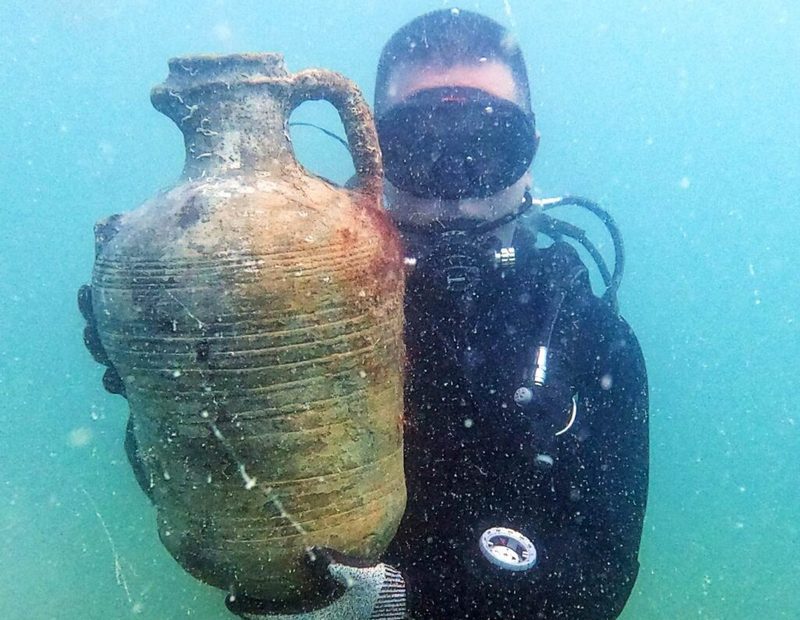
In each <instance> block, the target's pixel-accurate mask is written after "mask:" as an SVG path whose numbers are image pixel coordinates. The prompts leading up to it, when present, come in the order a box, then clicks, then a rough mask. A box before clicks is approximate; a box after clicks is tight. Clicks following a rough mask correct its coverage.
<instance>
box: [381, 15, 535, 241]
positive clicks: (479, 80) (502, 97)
mask: <svg viewBox="0 0 800 620" xmlns="http://www.w3.org/2000/svg"><path fill="white" fill-rule="evenodd" d="M375 112H376V117H377V119H378V135H379V137H380V140H381V148H382V150H383V154H384V165H385V173H386V179H387V181H388V183H387V203H388V206H389V209H390V210H391V212H392V214H393V216H394V217H395V219H396V221H397V222H398V223H399V224H401V225H403V224H411V225H421V226H425V225H428V224H433V223H436V224H439V225H441V226H442V228H443V229H447V228H448V226H449V224H453V223H456V222H459V221H460V222H463V221H485V220H495V219H497V218H501V217H502V216H504V215H506V214H508V213H512V212H513V211H514V210H516V209H517V208H518V207H519V206H520V203H521V201H522V199H523V195H524V192H525V189H526V188H527V187H529V186H530V184H531V176H530V172H529V166H530V163H531V161H532V160H533V156H534V154H535V152H536V147H537V144H538V136H537V134H536V129H535V124H534V117H533V114H532V112H531V97H530V88H529V84H528V77H527V71H526V68H525V61H524V59H523V56H522V52H521V50H520V48H519V46H518V45H517V44H516V42H515V41H514V40H513V39H512V37H511V36H510V33H509V32H508V31H507V30H506V29H505V28H504V27H503V26H501V25H500V24H498V23H497V22H495V21H493V20H491V19H489V18H488V17H484V16H482V15H479V14H477V13H472V12H469V11H459V10H456V9H443V10H439V11H434V12H432V13H427V14H425V15H422V16H421V17H418V18H416V19H415V20H413V21H411V22H409V23H408V24H406V25H405V26H403V27H402V28H401V29H400V30H398V31H397V32H396V33H395V34H394V35H393V36H392V38H391V39H390V40H389V41H388V43H387V44H386V46H385V47H384V49H383V52H382V54H381V59H380V62H379V65H378V75H377V82H376V87H375Z"/></svg>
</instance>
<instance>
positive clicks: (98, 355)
mask: <svg viewBox="0 0 800 620" xmlns="http://www.w3.org/2000/svg"><path fill="white" fill-rule="evenodd" d="M78 309H79V310H80V311H81V314H82V315H83V318H84V320H85V321H86V327H84V328H83V344H84V345H86V348H87V349H88V350H89V353H91V354H92V357H93V358H94V361H95V362H97V363H98V364H102V365H103V366H105V367H106V372H105V374H103V387H104V388H105V389H106V390H107V391H108V392H111V393H112V394H120V395H121V396H125V384H124V383H123V382H122V377H120V376H119V373H118V372H117V369H116V368H114V365H113V364H112V363H111V360H110V359H108V354H107V353H106V350H105V349H104V348H103V343H102V342H100V334H99V333H98V331H97V320H96V319H95V318H94V310H93V309H92V287H91V286H89V285H88V284H84V285H83V286H81V287H80V288H79V289H78Z"/></svg>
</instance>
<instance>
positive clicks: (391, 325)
mask: <svg viewBox="0 0 800 620" xmlns="http://www.w3.org/2000/svg"><path fill="white" fill-rule="evenodd" d="M170 66H171V73H170V76H169V78H168V80H167V83H166V84H165V85H163V86H161V87H157V88H156V89H154V91H153V103H154V105H155V106H156V107H157V108H158V109H159V110H160V111H162V112H164V113H165V114H167V115H168V116H170V117H171V118H172V119H173V120H175V121H176V123H177V124H178V125H179V127H180V128H181V130H182V132H183V133H184V136H185V139H186V147H187V161H186V167H185V170H184V177H183V178H182V180H181V182H180V183H179V184H178V185H176V186H175V187H173V188H171V189H169V190H167V191H165V192H164V193H162V194H161V195H159V196H157V197H155V198H154V199H152V200H151V201H149V202H147V203H146V204H144V205H143V206H141V207H140V208H138V209H136V210H135V211H132V212H130V213H126V214H124V215H121V216H114V217H112V218H109V219H108V220H106V221H104V222H101V223H99V224H98V226H97V229H96V236H97V260H96V264H95V269H94V277H93V283H92V286H93V299H94V312H95V316H96V317H97V319H98V326H99V331H100V334H101V339H102V342H103V345H104V346H105V348H106V350H107V352H108V355H109V358H110V359H111V361H112V362H113V364H114V365H115V367H116V368H117V370H118V371H119V373H120V375H121V376H122V378H123V381H124V383H125V388H126V391H127V396H128V401H129V404H130V410H131V414H132V418H133V425H134V432H135V437H136V440H137V442H138V445H139V451H140V454H141V457H142V460H143V464H144V468H145V472H146V475H147V476H148V477H149V481H150V485H151V492H152V498H153V500H154V502H155V505H156V507H157V509H158V530H159V534H160V537H161V540H162V541H163V543H164V545H165V546H166V547H167V549H168V550H169V551H170V553H171V554H172V555H173V556H174V557H175V559H176V560H177V561H178V562H179V563H180V564H181V565H182V566H183V567H184V568H185V569H186V570H188V571H189V572H190V573H192V574H193V575H194V576H196V577H197V578H199V579H201V580H203V581H205V582H207V583H209V584H212V585H215V586H218V587H220V588H224V589H226V590H232V591H234V592H237V593H242V594H246V595H248V596H252V597H256V598H262V599H269V600H274V601H282V602H287V603H291V602H292V601H296V600H298V599H300V598H308V597H312V598H313V596H314V594H315V590H314V588H315V586H314V580H313V578H312V577H311V575H310V572H309V570H308V569H307V568H306V567H305V562H304V556H305V554H306V549H307V547H309V546H311V545H324V546H329V547H333V548H335V549H338V550H340V551H342V552H345V553H349V554H353V555H356V556H361V557H365V558H368V559H376V558H377V557H378V556H379V555H380V553H382V551H383V550H384V549H385V548H386V546H387V545H388V543H389V542H390V540H391V538H392V536H393V535H394V533H395V531H396V528H397V525H398V523H399V520H400V517H401V515H402V512H403V509H404V506H405V484H404V478H403V462H402V407H403V394H402V387H403V375H402V366H403V342H402V328H403V313H402V296H403V265H402V254H401V251H400V247H399V242H398V239H397V237H396V235H395V232H394V230H393V229H392V227H391V225H390V224H389V221H388V219H387V217H386V215H385V213H384V212H383V211H382V210H381V207H380V196H381V179H380V154H379V151H378V149H377V142H376V140H375V138H374V128H373V126H372V119H371V116H370V114H369V110H368V108H367V107H366V105H365V104H364V102H363V100H362V99H361V96H360V94H359V93H358V91H357V90H356V89H355V87H354V86H353V85H352V84H351V83H350V82H349V81H347V80H345V79H344V78H342V77H341V76H338V75H336V74H331V73H328V72H324V71H306V72H301V73H298V74H295V75H289V74H287V73H286V71H285V69H284V68H283V62H282V59H281V57H280V56H278V55H273V54H264V55H241V56H230V57H195V58H183V59H175V60H173V61H171V65H170ZM317 98H324V99H328V100H330V101H331V102H332V103H333V104H334V105H335V106H336V107H337V109H338V110H339V112H340V114H341V117H342V120H343V122H344V125H345V129H346V131H347V134H348V138H349V140H350V144H351V148H352V150H353V153H354V161H355V163H356V167H357V170H358V172H359V181H360V183H359V186H358V187H357V188H356V189H354V190H346V189H343V188H338V187H335V186H332V185H331V184H329V183H328V182H326V181H324V180H322V179H320V178H318V177H314V176H313V175H311V174H309V173H308V172H306V171H305V170H304V169H303V168H302V167H301V166H300V165H299V164H297V162H296V161H295V160H294V157H293V154H292V150H291V144H290V143H289V138H288V133H287V132H286V121H287V119H288V116H289V114H290V112H291V110H292V109H293V108H294V107H295V106H296V105H298V104H299V103H300V102H302V101H304V100H307V99H317Z"/></svg>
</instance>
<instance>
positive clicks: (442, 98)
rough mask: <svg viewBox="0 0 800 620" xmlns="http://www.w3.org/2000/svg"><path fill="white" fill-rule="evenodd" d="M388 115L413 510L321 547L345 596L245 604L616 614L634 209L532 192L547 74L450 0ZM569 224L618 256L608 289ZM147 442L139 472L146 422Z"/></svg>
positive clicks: (388, 96)
mask: <svg viewBox="0 0 800 620" xmlns="http://www.w3.org/2000/svg"><path fill="white" fill-rule="evenodd" d="M375 115H376V119H377V129H378V136H379V140H380V144H381V150H382V151H383V157H384V171H385V176H386V180H387V188H386V202H387V207H388V209H389V210H390V213H391V215H392V217H393V219H394V221H395V223H396V224H397V226H398V228H399V230H400V232H401V235H402V238H403V241H404V243H405V247H406V254H407V259H406V263H407V265H408V270H409V271H408V279H407V290H406V300H405V313H406V326H405V339H406V348H407V375H406V386H405V435H404V442H405V473H406V484H407V488H408V503H407V508H406V512H405V514H404V517H403V520H402V522H401V524H400V527H399V530H398V532H397V535H396V536H395V538H394V540H393V541H392V543H391V545H390V547H389V549H388V551H387V552H386V554H385V556H384V557H383V558H382V560H383V562H382V563H380V564H378V565H373V566H371V565H367V564H366V563H364V562H362V561H360V560H358V559H357V558H350V557H346V556H344V555H342V554H340V553H338V552H336V551H335V550H330V549H315V550H314V553H313V554H312V555H313V558H314V559H315V564H316V568H318V569H319V571H320V572H321V573H322V574H326V575H328V576H329V577H330V580H331V582H332V583H337V584H339V585H340V588H339V595H338V598H335V600H332V602H331V603H330V605H329V606H327V607H324V608H323V609H318V610H313V611H308V612H304V613H298V614H280V613H275V612H274V611H272V610H271V609H270V607H269V605H268V604H267V603H265V602H261V601H256V600H250V599H247V598H246V597H242V596H233V595H229V596H228V597H227V599H226V605H227V606H228V608H229V609H230V610H231V611H232V612H233V613H235V614H237V615H239V616H240V617H242V618H246V619H269V618H272V619H275V620H280V619H285V620H291V619H296V620H327V619H330V620H350V619H353V620H361V619H363V620H367V619H374V620H378V619H383V620H389V619H395V618H397V619H399V618H405V617H411V618H415V619H417V620H419V619H424V620H442V619H478V620H489V619H492V618H504V619H512V620H513V619H517V620H519V619H529V618H530V619H532V618H547V619H550V618H565V619H570V620H574V619H579V618H587V619H606V618H616V617H617V616H618V615H619V614H620V612H621V611H622V609H623V607H624V605H625V603H626V601H627V599H628V597H629V595H630V593H631V590H632V588H633V585H634V582H635V580H636V576H637V573H638V569H639V564H638V559H637V556H638V549H639V542H640V538H641V534H642V523H643V519H644V513H645V507H646V501H647V480H648V388H647V376H646V370H645V364H644V359H643V357H642V353H641V350H640V348H639V344H638V341H637V339H636V336H635V335H634V333H633V331H632V330H631V328H630V327H629V326H628V324H627V323H626V322H625V321H624V320H623V319H622V318H621V317H620V315H619V313H618V309H617V303H616V293H617V289H618V287H619V284H620V279H621V276H622V268H623V253H622V244H621V239H620V237H619V233H618V231H617V229H616V227H615V225H614V223H613V220H612V219H611V218H610V216H608V214H607V213H605V211H603V210H602V209H600V208H599V207H598V206H597V205H596V204H594V203H593V202H591V201H588V200H586V199H581V198H569V197H565V198H556V199H545V200H542V199H534V198H533V197H532V195H531V190H530V188H531V186H532V178H531V173H530V171H529V168H530V165H531V163H532V161H533V159H534V155H535V153H536V150H537V147H538V143H539V135H538V133H537V131H536V126H535V117H534V115H533V112H532V106H531V96H530V87H529V83H528V77H527V70H526V66H525V62H524V59H523V56H522V53H521V50H520V48H519V47H518V45H517V44H516V43H515V42H514V41H513V39H512V37H511V36H510V34H509V32H508V31H507V30H506V29H505V28H504V27H503V26H501V25H500V24H498V23H497V22H495V21H493V20H491V19H489V18H487V17H484V16H482V15H479V14H477V13H473V12H469V11H464V10H457V9H443V10H438V11H434V12H431V13H427V14H425V15H422V16H420V17H418V18H416V19H414V20H413V21H411V22H409V23H408V24H406V25H405V26H403V27H402V28H401V29H400V30H398V31H397V32H396V33H395V34H394V35H393V36H392V37H391V38H390V40H389V41H388V42H387V44H386V45H385V47H384V48H383V51H382V54H381V57H380V62H379V65H378V72H377V81H376V89H375ZM567 204H575V205H578V206H581V207H585V208H587V209H589V210H590V211H591V212H592V213H594V214H595V215H597V216H598V217H600V218H601V220H602V221H603V222H604V223H605V224H606V226H607V227H608V229H609V232H610V233H611V236H612V239H613V241H614V247H615V253H616V256H615V264H614V270H613V273H612V272H611V271H610V270H609V269H608V267H607V266H606V264H605V261H604V259H603V257H602V256H601V254H600V253H599V252H598V251H597V249H596V247H595V246H594V245H593V244H592V243H591V241H590V240H589V239H588V238H587V236H586V235H585V234H584V232H583V231H582V230H581V229H579V228H577V227H576V226H573V225H571V224H568V223H567V222H564V221H562V220H560V219H556V218H555V217H552V216H551V215H550V212H551V211H552V209H554V208H556V207H559V206H562V205H567ZM569 238H571V239H573V240H575V241H576V242H577V243H579V244H580V245H581V246H583V247H584V248H585V250H586V251H587V253H588V254H589V255H590V256H591V257H592V259H593V260H594V261H595V262H596V263H597V267H598V269H599V271H600V275H601V277H602V279H603V282H604V284H605V287H606V290H605V292H604V293H603V295H601V296H596V295H595V294H594V292H593V290H592V287H591V283H590V278H589V271H588V268H587V266H586V265H585V264H584V263H583V261H582V260H581V258H580V256H579V254H578V252H577V251H576V249H575V248H574V247H573V245H572V244H570V243H568V242H567V241H566V239H569ZM547 239H549V240H550V241H551V242H550V243H549V244H548V243H544V242H543V240H544V241H546V240H547ZM81 295H82V296H81V307H82V309H83V310H84V315H85V316H86V317H87V321H88V323H89V325H88V326H87V330H86V342H87V346H88V347H89V349H90V350H91V351H92V352H93V354H94V355H95V358H96V359H98V361H101V362H103V363H105V364H106V365H107V366H108V367H109V368H108V370H107V372H106V375H105V376H104V385H105V387H106V389H108V390H109V391H111V392H114V393H123V394H124V386H123V385H122V382H121V380H120V379H119V377H118V375H116V372H115V371H114V368H113V367H112V366H111V365H110V363H109V362H108V359H107V358H106V357H105V356H104V355H103V351H102V346H101V345H100V343H99V338H98V337H97V334H96V330H94V329H93V320H92V318H91V312H90V307H91V303H90V301H91V300H90V299H88V297H87V296H88V292H87V290H86V289H83V290H82V294H81ZM126 449H127V451H128V455H129V457H130V458H131V461H132V463H133V464H134V470H135V471H136V469H137V468H136V466H135V463H136V460H137V456H136V446H135V444H134V443H133V436H132V434H131V433H130V432H129V433H128V440H127V441H126ZM140 484H141V485H142V487H143V488H145V489H146V487H147V485H146V481H144V480H140Z"/></svg>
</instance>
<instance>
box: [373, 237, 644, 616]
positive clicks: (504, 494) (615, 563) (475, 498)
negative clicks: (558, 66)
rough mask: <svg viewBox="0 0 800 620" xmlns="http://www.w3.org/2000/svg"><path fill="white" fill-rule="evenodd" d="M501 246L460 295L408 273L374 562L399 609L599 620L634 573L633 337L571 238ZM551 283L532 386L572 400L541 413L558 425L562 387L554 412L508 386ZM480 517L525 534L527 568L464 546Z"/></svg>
mask: <svg viewBox="0 0 800 620" xmlns="http://www.w3.org/2000/svg"><path fill="white" fill-rule="evenodd" d="M515 246H517V251H518V262H517V265H516V268H515V269H514V270H513V271H512V272H510V273H507V274H506V277H504V278H499V277H495V278H489V279H488V280H487V281H486V282H484V283H483V284H482V285H481V286H480V287H478V288H477V289H476V291H475V292H474V294H470V295H467V296H466V297H465V296H464V295H463V294H454V295H448V294H447V293H445V292H440V293H439V294H437V293H436V292H435V291H433V289H432V286H431V283H430V282H426V278H427V276H426V274H425V273H424V270H423V271H422V272H420V273H417V272H415V273H414V274H412V275H411V276H410V278H409V281H408V290H407V297H406V343H407V356H408V360H409V362H408V364H409V367H408V374H407V383H406V433H405V457H406V462H405V470H406V481H407V485H408V506H407V509H406V513H405V516H404V519H403V521H402V523H401V526H400V530H399V532H398V534H397V536H396V538H395V539H394V542H393V543H392V546H391V547H390V549H389V552H388V553H387V555H386V558H385V559H386V561H387V562H389V563H391V564H393V565H395V566H397V567H398V568H399V569H400V570H401V571H402V572H403V574H404V575H405V578H406V580H407V585H408V590H409V596H410V609H411V612H412V615H413V617H414V618H423V619H426V620H444V619H447V620H449V619H461V618H470V619H472V618H475V619H480V620H488V619H491V618H503V619H506V620H509V619H520V618H548V619H549V618H569V619H571V620H573V619H578V618H592V619H594V618H615V617H616V616H617V615H618V614H619V613H620V612H621V610H622V608H623V606H624V605H625V602H626V600H627V598H628V596H629V594H630V592H631V589H632V587H633V584H634V581H635V579H636V575H637V572H638V567H639V564H638V560H637V554H638V549H639V541H640V537H641V532H642V520H643V518H644V512H645V504H646V499H647V477H648V394H647V378H646V371H645V365H644V360H643V358H642V354H641V351H640V348H639V344H638V342H637V340H636V337H635V335H634V334H633V332H632V331H631V329H630V327H629V326H628V325H627V324H626V323H625V321H624V320H623V319H622V318H620V317H619V316H618V315H617V314H616V313H615V312H614V311H613V310H612V309H611V308H610V307H609V306H608V304H606V303H605V302H603V301H601V300H600V299H598V298H597V297H596V296H595V295H594V294H593V293H592V291H591V288H590V285H589V281H588V277H587V275H586V272H585V270H584V269H582V265H581V262H580V259H579V257H578V255H577V253H576V252H575V251H574V249H572V247H571V246H569V245H568V244H565V243H556V244H554V245H552V246H550V247H548V248H546V249H536V248H535V247H534V243H533V238H532V235H530V234H529V233H528V234H524V233H519V234H518V235H517V237H516V238H515ZM521 246H522V247H521ZM578 272H579V273H580V275H579V276H578V277H577V278H576V279H574V284H573V285H572V286H569V285H567V284H565V282H566V281H567V280H568V279H570V278H572V275H573V274H575V273H578ZM562 288H565V289H566V291H567V292H566V297H565V298H564V303H563V306H562V308H561V312H560V313H559V317H558V321H557V323H556V326H555V330H554V333H553V339H552V343H551V345H552V351H551V371H550V377H549V379H548V382H549V383H550V384H551V385H554V386H557V387H558V389H557V390H556V391H557V392H560V393H561V394H562V395H563V394H567V395H569V394H573V393H574V394H576V395H577V398H576V402H577V416H576V418H575V422H574V424H573V425H572V427H571V428H570V429H569V430H568V431H567V432H565V433H563V434H561V435H559V436H555V435H554V432H553V429H554V427H553V426H552V424H550V423H548V422H546V421H545V422H543V421H542V420H543V419H544V418H547V416H551V417H552V418H553V419H555V420H562V423H561V424H560V425H559V424H557V426H561V427H563V426H566V424H567V421H568V419H569V417H570V416H569V414H570V413H571V407H570V405H571V399H569V397H568V396H567V397H566V398H562V400H567V401H568V402H566V403H564V404H563V407H562V406H561V405H559V404H558V400H559V399H558V398H556V399H555V401H556V403H555V404H554V405H553V406H555V407H557V408H560V409H561V410H560V411H550V412H536V411H531V410H527V411H524V410H522V409H521V408H520V407H518V406H517V405H516V404H515V402H514V399H513V395H514V393H515V391H516V389H517V388H518V387H519V386H520V385H522V383H523V380H524V379H525V376H524V375H525V373H526V372H530V367H531V361H532V359H531V356H532V355H533V347H534V345H535V344H536V342H535V340H536V338H537V334H539V333H540V332H541V322H542V320H543V319H542V317H543V316H545V315H547V314H548V308H550V307H552V297H553V295H555V294H556V293H557V291H559V290H561V289H562ZM557 430H558V429H557ZM537 454H547V455H548V456H549V457H551V458H552V460H553V464H552V467H550V468H547V467H544V468H543V467H540V466H539V464H537V462H536V456H537ZM493 526H505V527H510V528H512V529H514V530H517V531H519V532H521V533H523V534H525V535H526V536H527V537H529V538H530V539H531V540H532V541H533V542H534V544H535V546H536V548H537V552H538V562H537V564H536V565H535V566H534V567H533V568H532V569H530V570H528V571H525V572H511V571H508V570H502V569H499V568H496V567H495V566H493V565H492V564H491V563H489V562H488V561H487V560H486V559H485V558H484V557H483V555H482V554H481V552H480V549H479V544H478V542H479V538H480V536H481V534H482V533H483V532H484V531H485V530H486V529H487V528H489V527H493Z"/></svg>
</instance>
